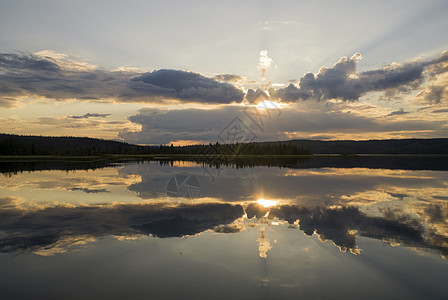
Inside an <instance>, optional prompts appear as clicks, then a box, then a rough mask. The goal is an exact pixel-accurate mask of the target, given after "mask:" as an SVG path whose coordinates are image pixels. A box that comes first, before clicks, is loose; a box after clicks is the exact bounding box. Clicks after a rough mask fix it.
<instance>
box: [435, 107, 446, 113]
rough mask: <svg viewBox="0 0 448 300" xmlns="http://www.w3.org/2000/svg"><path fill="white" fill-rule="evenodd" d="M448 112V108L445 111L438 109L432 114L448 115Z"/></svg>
mask: <svg viewBox="0 0 448 300" xmlns="http://www.w3.org/2000/svg"><path fill="white" fill-rule="evenodd" d="M447 112H448V108H445V109H436V110H433V111H432V113H435V114H438V113H447Z"/></svg>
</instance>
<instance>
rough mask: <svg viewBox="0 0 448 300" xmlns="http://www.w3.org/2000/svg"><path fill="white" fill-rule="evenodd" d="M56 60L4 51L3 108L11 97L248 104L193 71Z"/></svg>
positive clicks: (0, 62) (0, 57)
mask: <svg viewBox="0 0 448 300" xmlns="http://www.w3.org/2000/svg"><path fill="white" fill-rule="evenodd" d="M54 56H55V58H52V57H48V56H39V55H33V54H8V53H6V54H5V53H3V54H1V53H0V94H1V95H2V97H1V98H0V105H2V106H3V107H11V106H12V104H11V101H10V99H11V98H18V97H23V96H37V97H44V98H49V99H55V100H66V99H78V100H110V101H118V102H146V103H164V102H167V101H171V102H172V101H180V102H197V103H232V102H241V101H242V100H243V92H242V91H241V90H239V89H238V88H236V87H235V86H233V85H231V84H229V83H225V82H220V81H217V80H215V79H212V78H209V77H205V76H203V75H201V74H198V73H194V72H187V71H181V70H165V69H163V70H157V71H154V72H149V73H139V72H136V71H129V70H126V71H120V70H119V71H106V70H101V69H98V68H96V67H94V66H91V65H85V64H79V63H76V62H74V61H72V60H69V59H66V58H64V57H65V56H64V55H62V56H61V55H59V56H58V55H54ZM61 57H62V58H61ZM8 99H9V100H8Z"/></svg>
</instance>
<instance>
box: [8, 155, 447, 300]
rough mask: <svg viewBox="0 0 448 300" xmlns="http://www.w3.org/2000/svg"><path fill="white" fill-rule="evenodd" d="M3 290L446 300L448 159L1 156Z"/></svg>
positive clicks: (25, 295) (39, 294)
mask: <svg viewBox="0 0 448 300" xmlns="http://www.w3.org/2000/svg"><path fill="white" fill-rule="evenodd" d="M0 171H1V174H0V276H1V277H0V278H1V280H0V298H1V299H181V298H182V299H342V298H343V299H355V298H360V299H443V298H445V299H446V297H447V296H448V284H447V279H448V262H447V259H446V258H447V257H448V161H447V157H433V156H428V157H426V156H421V157H409V156H404V157H391V156H384V157H381V156H373V157H370V156H369V157H346V158H341V157H320V158H310V159H303V158H302V159H297V158H296V159H294V158H290V159H274V158H271V159H261V158H260V159H241V160H235V161H229V162H221V161H218V162H217V161H206V160H202V161H195V160H186V161H179V160H169V159H166V160H158V161H140V162H122V163H120V162H118V163H113V164H108V163H82V162H78V163H74V162H72V163H67V162H9V163H8V162H3V163H0Z"/></svg>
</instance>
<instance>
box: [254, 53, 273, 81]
mask: <svg viewBox="0 0 448 300" xmlns="http://www.w3.org/2000/svg"><path fill="white" fill-rule="evenodd" d="M273 62H274V60H273V59H272V58H270V57H269V56H268V50H261V51H260V58H259V60H258V70H260V72H261V80H265V79H266V78H265V76H266V72H267V70H268V69H269V68H270V67H271V64H272V63H273Z"/></svg>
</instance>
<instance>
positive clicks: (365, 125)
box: [119, 101, 446, 144]
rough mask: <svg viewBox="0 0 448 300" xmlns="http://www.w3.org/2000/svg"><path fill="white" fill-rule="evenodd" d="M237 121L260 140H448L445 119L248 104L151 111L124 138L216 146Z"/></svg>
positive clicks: (311, 106) (316, 105) (122, 134)
mask: <svg viewBox="0 0 448 300" xmlns="http://www.w3.org/2000/svg"><path fill="white" fill-rule="evenodd" d="M235 118H238V119H239V120H241V122H243V123H244V124H245V126H242V127H241V128H240V129H241V132H240V133H241V134H245V133H247V134H251V132H252V133H253V135H254V136H256V141H268V140H288V139H294V138H310V137H312V136H314V135H316V136H322V135H325V136H328V137H332V138H338V139H340V138H341V135H342V134H344V135H352V136H353V135H356V134H359V135H361V136H363V137H364V139H365V137H366V136H368V134H370V133H371V134H376V136H375V138H378V136H379V135H381V136H382V137H384V133H388V132H400V134H401V135H402V136H408V137H414V138H415V137H418V135H417V134H416V131H419V132H422V133H430V132H433V133H434V135H436V136H439V137H440V136H445V135H446V133H444V127H443V126H444V125H445V124H446V122H444V121H442V120H395V119H393V118H390V119H384V118H380V119H379V118H374V117H367V116H362V115H359V114H355V113H348V112H343V111H341V109H339V108H338V107H335V106H333V105H331V104H330V103H316V102H314V101H307V102H300V103H297V104H294V105H290V106H288V107H287V108H284V109H281V110H280V109H264V110H261V109H257V108H255V107H253V106H243V105H239V106H237V105H226V106H220V107H218V108H216V109H213V110H206V109H193V108H191V109H175V110H160V109H152V108H146V109H142V110H140V111H139V113H138V114H136V115H134V116H131V117H129V121H131V122H133V123H135V124H136V125H140V126H141V130H138V131H130V130H122V131H121V132H120V133H119V137H120V138H123V139H124V140H125V141H127V142H129V143H136V144H167V143H170V142H172V141H179V140H190V141H191V140H195V141H202V142H205V143H209V142H217V141H220V139H219V134H220V132H224V133H225V132H226V130H227V129H231V128H233V127H232V124H233V123H232V120H235ZM233 125H235V124H233ZM420 136H421V135H420ZM238 138H240V140H238V141H239V142H242V141H244V137H243V136H242V135H239V136H238ZM351 138H353V137H351ZM236 141H237V140H235V142H236ZM246 141H247V140H246ZM220 142H222V141H220ZM229 142H231V140H229Z"/></svg>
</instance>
